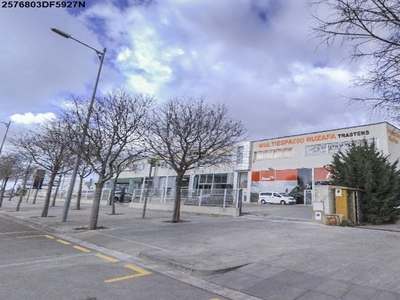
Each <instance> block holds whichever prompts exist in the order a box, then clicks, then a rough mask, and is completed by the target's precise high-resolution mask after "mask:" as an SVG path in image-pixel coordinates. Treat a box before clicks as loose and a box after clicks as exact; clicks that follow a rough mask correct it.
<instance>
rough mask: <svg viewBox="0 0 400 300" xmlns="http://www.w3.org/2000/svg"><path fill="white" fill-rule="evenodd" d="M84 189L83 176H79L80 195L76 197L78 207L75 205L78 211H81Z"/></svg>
mask: <svg viewBox="0 0 400 300" xmlns="http://www.w3.org/2000/svg"><path fill="white" fill-rule="evenodd" d="M82 188H83V175H79V186H78V195H77V197H76V205H75V208H76V209H77V210H80V209H81V198H82Z"/></svg>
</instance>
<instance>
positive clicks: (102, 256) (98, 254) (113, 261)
mask: <svg viewBox="0 0 400 300" xmlns="http://www.w3.org/2000/svg"><path fill="white" fill-rule="evenodd" d="M95 256H97V257H99V258H102V259H105V260H107V261H109V262H112V263H115V262H119V260H118V259H116V258H113V257H110V256H107V255H104V254H101V253H97V254H96V255H95Z"/></svg>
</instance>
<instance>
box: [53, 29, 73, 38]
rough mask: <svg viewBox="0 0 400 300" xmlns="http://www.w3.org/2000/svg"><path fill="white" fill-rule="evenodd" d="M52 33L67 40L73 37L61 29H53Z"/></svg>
mask: <svg viewBox="0 0 400 300" xmlns="http://www.w3.org/2000/svg"><path fill="white" fill-rule="evenodd" d="M51 31H53V32H55V33H57V34H59V35H61V36H62V37H65V38H66V39H69V38H70V37H71V35H70V34H68V33H65V32H64V31H61V30H60V29H57V28H51Z"/></svg>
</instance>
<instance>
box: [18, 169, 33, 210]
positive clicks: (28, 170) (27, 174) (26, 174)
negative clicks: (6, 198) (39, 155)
mask: <svg viewBox="0 0 400 300" xmlns="http://www.w3.org/2000/svg"><path fill="white" fill-rule="evenodd" d="M29 172H30V165H29V167H28V169H27V171H26V173H25V177H24V182H23V183H22V189H21V195H19V199H18V203H17V207H16V208H15V211H19V208H20V207H21V202H22V199H23V198H24V193H25V189H26V182H27V181H28V177H29Z"/></svg>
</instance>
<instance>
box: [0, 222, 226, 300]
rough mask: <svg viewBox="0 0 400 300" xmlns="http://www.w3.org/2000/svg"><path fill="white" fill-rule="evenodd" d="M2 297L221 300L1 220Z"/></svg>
mask: <svg viewBox="0 0 400 300" xmlns="http://www.w3.org/2000/svg"><path fill="white" fill-rule="evenodd" d="M0 251H1V255H0V270H1V271H0V299H7V300H21V299H31V300H35V299H40V300H42V299H60V300H62V299H68V300H71V299H77V300H81V299H82V300H95V299H98V300H100V299H146V300H148V299H166V300H168V299H171V300H172V299H199V300H210V299H225V298H223V297H221V296H218V295H217V294H215V293H211V292H209V291H207V290H204V289H201V288H198V287H195V286H192V285H190V284H187V283H185V282H182V281H180V280H177V279H174V278H171V277H168V276H165V275H162V274H160V273H158V272H154V271H153V270H151V269H150V268H148V267H147V266H143V265H138V264H136V263H135V262H133V263H132V262H129V261H124V260H121V259H119V258H117V257H113V256H112V255H109V253H101V252H99V251H97V250H96V249H91V248H88V247H85V245H83V246H82V245H79V244H78V243H74V242H70V241H68V240H66V239H61V238H59V237H57V236H55V235H51V234H47V233H45V232H42V231H38V230H34V229H31V228H29V227H26V226H24V225H21V224H18V223H15V222H13V221H11V220H8V219H4V218H1V217H0Z"/></svg>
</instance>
